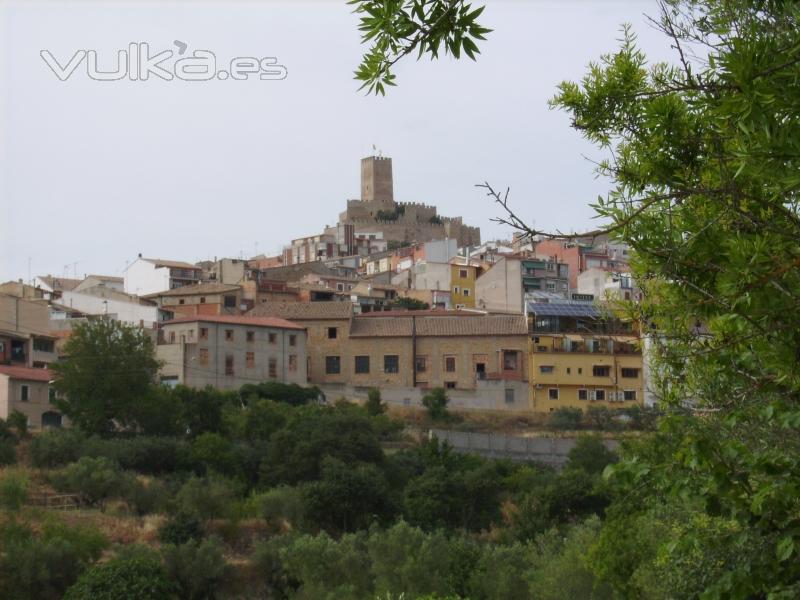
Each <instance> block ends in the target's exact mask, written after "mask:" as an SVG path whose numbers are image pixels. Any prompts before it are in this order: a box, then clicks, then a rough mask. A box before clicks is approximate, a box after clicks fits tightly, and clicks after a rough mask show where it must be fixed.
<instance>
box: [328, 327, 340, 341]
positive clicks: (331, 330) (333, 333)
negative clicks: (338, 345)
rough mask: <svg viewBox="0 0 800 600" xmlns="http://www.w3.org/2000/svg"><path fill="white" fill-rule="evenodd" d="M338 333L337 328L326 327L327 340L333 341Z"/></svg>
mask: <svg viewBox="0 0 800 600" xmlns="http://www.w3.org/2000/svg"><path fill="white" fill-rule="evenodd" d="M338 332H339V330H338V327H328V339H329V340H335V339H336V335H337V334H338Z"/></svg>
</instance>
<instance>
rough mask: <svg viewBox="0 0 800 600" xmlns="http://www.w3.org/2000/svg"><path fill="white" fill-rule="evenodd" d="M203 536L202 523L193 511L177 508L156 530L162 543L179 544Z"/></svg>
mask: <svg viewBox="0 0 800 600" xmlns="http://www.w3.org/2000/svg"><path fill="white" fill-rule="evenodd" d="M203 536H205V531H204V530H203V524H202V523H201V522H200V519H199V518H198V517H197V515H195V514H194V513H191V512H189V511H186V510H179V511H178V512H177V513H175V514H174V515H172V516H171V517H170V518H169V519H167V521H166V522H165V523H164V524H163V525H162V526H161V528H160V529H159V530H158V539H159V540H160V541H161V543H162V544H173V545H176V546H177V545H180V544H185V543H186V542H189V541H191V540H200V539H203Z"/></svg>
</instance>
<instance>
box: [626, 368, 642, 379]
mask: <svg viewBox="0 0 800 600" xmlns="http://www.w3.org/2000/svg"><path fill="white" fill-rule="evenodd" d="M622 376H623V377H634V378H635V377H638V376H639V369H631V368H627V367H622Z"/></svg>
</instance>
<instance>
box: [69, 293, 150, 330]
mask: <svg viewBox="0 0 800 600" xmlns="http://www.w3.org/2000/svg"><path fill="white" fill-rule="evenodd" d="M61 304H63V305H64V306H69V307H70V308H76V309H78V310H80V311H81V312H85V313H88V314H90V315H103V314H110V315H111V314H113V315H116V319H117V320H118V321H122V322H123V323H129V324H132V325H139V323H140V322H144V326H145V327H152V325H153V323H157V322H158V320H159V319H158V310H159V309H158V307H157V306H145V305H143V304H139V303H138V302H125V301H123V300H118V299H112V298H103V297H101V296H95V295H93V294H82V293H80V292H64V294H63V295H62V297H61Z"/></svg>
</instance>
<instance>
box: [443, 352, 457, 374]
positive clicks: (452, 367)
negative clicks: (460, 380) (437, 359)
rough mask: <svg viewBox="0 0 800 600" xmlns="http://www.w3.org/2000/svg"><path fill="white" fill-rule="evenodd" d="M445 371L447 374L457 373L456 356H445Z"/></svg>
mask: <svg viewBox="0 0 800 600" xmlns="http://www.w3.org/2000/svg"><path fill="white" fill-rule="evenodd" d="M444 370H445V372H446V373H455V372H456V357H455V356H445V357H444Z"/></svg>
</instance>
